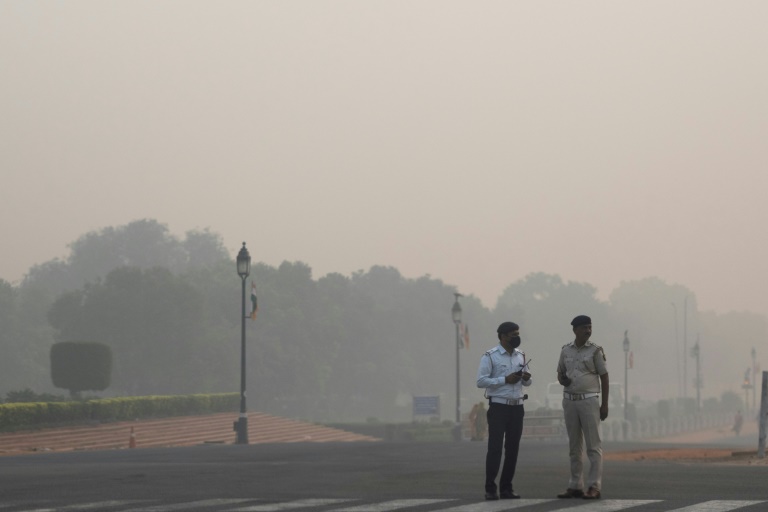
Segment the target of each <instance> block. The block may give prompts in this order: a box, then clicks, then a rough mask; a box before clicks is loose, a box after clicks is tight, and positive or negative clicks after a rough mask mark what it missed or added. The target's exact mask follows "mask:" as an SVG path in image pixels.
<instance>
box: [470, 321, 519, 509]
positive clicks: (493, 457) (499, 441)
mask: <svg viewBox="0 0 768 512" xmlns="http://www.w3.org/2000/svg"><path fill="white" fill-rule="evenodd" d="M496 333H497V334H498V336H499V344H498V345H496V346H495V347H494V348H492V349H491V350H489V351H487V352H486V353H485V354H483V356H482V357H481V358H480V367H479V368H478V370H477V387H479V388H485V394H486V397H487V398H488V413H487V418H488V453H487V455H486V457H485V499H486V500H497V499H499V497H501V499H516V498H520V495H519V494H515V492H514V491H513V489H512V479H513V478H514V476H515V466H517V453H518V450H519V448H520V437H521V436H522V435H523V417H524V416H525V411H524V410H523V400H524V398H523V386H530V385H531V383H532V382H533V380H532V379H531V374H530V373H529V371H528V362H527V361H526V359H525V353H523V352H521V351H520V350H518V349H517V347H519V346H520V327H519V326H518V325H517V324H516V323H514V322H504V323H502V324H501V325H499V328H498V329H497V330H496ZM505 437H506V443H505V441H504V438H505ZM502 448H504V467H503V469H502V470H501V478H499V487H498V490H499V491H500V494H497V493H496V490H497V487H496V475H498V473H499V465H500V464H501V455H502Z"/></svg>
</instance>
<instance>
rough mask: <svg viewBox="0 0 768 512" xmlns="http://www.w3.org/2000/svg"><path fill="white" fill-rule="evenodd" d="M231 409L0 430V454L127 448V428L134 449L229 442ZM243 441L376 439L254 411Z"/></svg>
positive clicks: (233, 415) (233, 418) (231, 436)
mask: <svg viewBox="0 0 768 512" xmlns="http://www.w3.org/2000/svg"><path fill="white" fill-rule="evenodd" d="M237 416H238V414H237V413H220V414H210V415H205V416H184V417H178V418H163V419H156V420H143V421H125V422H119V423H105V424H99V425H93V426H77V427H64V428H50V429H42V430H33V431H30V430H27V431H19V432H7V433H0V455H21V454H28V453H36V452H51V451H56V452H59V451H72V450H114V449H124V448H125V449H127V448H128V447H129V443H130V441H131V429H132V428H133V439H134V441H135V443H136V447H137V448H147V447H166V446H191V445H199V444H205V443H215V444H232V443H234V440H235V432H234V431H233V429H232V425H233V423H234V421H235V420H237ZM248 439H249V443H250V444H257V443H296V442H329V441H337V442H338V441H342V442H354V441H379V439H377V438H375V437H370V436H365V435H361V434H356V433H352V432H346V431H344V430H339V429H335V428H330V427H325V426H322V425H316V424H313V423H306V422H301V421H296V420H291V419H288V418H281V417H279V416H271V415H269V414H264V413H259V412H254V413H249V414H248Z"/></svg>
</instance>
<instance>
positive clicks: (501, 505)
mask: <svg viewBox="0 0 768 512" xmlns="http://www.w3.org/2000/svg"><path fill="white" fill-rule="evenodd" d="M549 501H555V500H552V499H547V500H524V499H519V500H497V501H478V502H477V503H469V504H467V505H459V506H458V507H451V508H443V509H440V510H439V511H434V512H501V511H502V510H512V509H513V508H522V507H527V506H533V505H538V504H540V503H547V502H549Z"/></svg>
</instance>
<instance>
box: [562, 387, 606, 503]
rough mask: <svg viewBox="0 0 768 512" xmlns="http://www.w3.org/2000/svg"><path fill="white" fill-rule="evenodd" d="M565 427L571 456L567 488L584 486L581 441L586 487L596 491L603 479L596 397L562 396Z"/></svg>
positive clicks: (581, 487)
mask: <svg viewBox="0 0 768 512" xmlns="http://www.w3.org/2000/svg"><path fill="white" fill-rule="evenodd" d="M563 411H564V412H565V428H566V430H568V444H569V455H570V457H571V479H570V481H569V483H568V487H569V488H570V489H585V487H584V462H583V461H584V443H585V442H586V445H587V458H588V459H589V476H588V477H587V487H594V488H595V489H597V490H598V491H599V490H600V486H601V485H602V479H603V447H602V443H601V441H600V397H597V396H596V397H592V398H587V399H586V400H568V399H567V398H563Z"/></svg>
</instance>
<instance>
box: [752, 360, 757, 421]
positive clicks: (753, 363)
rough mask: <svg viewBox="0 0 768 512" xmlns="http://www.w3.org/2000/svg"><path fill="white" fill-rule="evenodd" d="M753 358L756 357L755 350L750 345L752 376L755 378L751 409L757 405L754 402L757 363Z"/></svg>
mask: <svg viewBox="0 0 768 512" xmlns="http://www.w3.org/2000/svg"><path fill="white" fill-rule="evenodd" d="M755 358H757V352H755V347H752V378H753V379H754V380H755V385H754V386H752V410H753V411H754V410H755V407H757V404H756V403H755V388H757V363H756V362H755Z"/></svg>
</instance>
